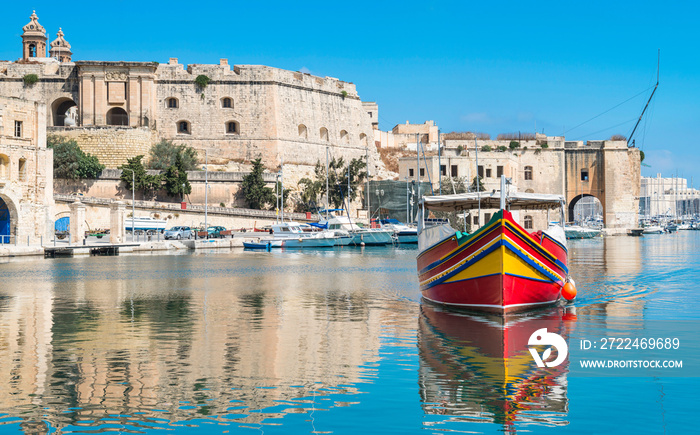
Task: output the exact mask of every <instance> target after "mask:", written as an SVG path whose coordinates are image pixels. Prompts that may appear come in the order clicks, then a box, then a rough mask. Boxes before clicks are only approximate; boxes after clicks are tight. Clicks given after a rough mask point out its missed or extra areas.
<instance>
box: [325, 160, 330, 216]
mask: <svg viewBox="0 0 700 435" xmlns="http://www.w3.org/2000/svg"><path fill="white" fill-rule="evenodd" d="M330 194H331V193H330V191H329V190H328V147H326V220H328V198H329V197H330Z"/></svg>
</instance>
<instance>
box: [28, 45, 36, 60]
mask: <svg viewBox="0 0 700 435" xmlns="http://www.w3.org/2000/svg"><path fill="white" fill-rule="evenodd" d="M29 57H36V45H34V44H29Z"/></svg>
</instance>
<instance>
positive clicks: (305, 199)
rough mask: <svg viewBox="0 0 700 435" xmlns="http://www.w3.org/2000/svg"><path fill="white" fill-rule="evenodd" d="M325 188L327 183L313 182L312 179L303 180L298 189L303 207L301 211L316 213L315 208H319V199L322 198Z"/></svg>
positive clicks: (298, 184) (300, 181)
mask: <svg viewBox="0 0 700 435" xmlns="http://www.w3.org/2000/svg"><path fill="white" fill-rule="evenodd" d="M321 184H323V187H325V182H323V183H322V182H321V181H320V180H318V179H317V180H311V179H310V178H306V177H304V178H302V179H301V180H299V182H298V183H297V188H298V189H299V192H300V197H301V202H302V206H301V209H302V210H300V211H314V210H312V209H313V208H314V207H318V201H319V197H320V196H321V192H322V187H321Z"/></svg>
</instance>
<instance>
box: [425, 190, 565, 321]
mask: <svg viewBox="0 0 700 435" xmlns="http://www.w3.org/2000/svg"><path fill="white" fill-rule="evenodd" d="M501 186H502V188H501V191H504V186H505V178H503V179H502V182H501ZM421 204H422V206H423V208H424V209H429V210H436V211H462V210H467V209H472V208H477V206H478V205H479V204H481V205H483V206H484V207H485V208H494V209H495V208H500V210H499V211H498V212H496V213H494V215H493V216H492V218H491V219H490V220H489V222H487V223H486V225H484V226H483V227H481V228H479V229H478V230H476V231H475V232H474V233H472V234H465V233H462V232H459V231H455V230H454V229H453V228H451V227H450V226H449V225H436V226H432V227H425V226H424V225H423V223H422V217H421V219H419V234H418V250H419V254H418V257H417V265H418V280H419V284H420V290H421V293H422V296H423V298H425V299H426V300H428V301H432V302H436V303H439V304H444V305H450V306H455V307H461V308H468V309H474V310H480V311H491V312H500V313H504V312H511V311H519V310H524V309H528V308H531V307H536V306H542V305H548V304H554V303H556V302H557V301H558V300H559V299H560V297H561V296H562V290H563V291H564V296H565V298H566V299H573V297H575V287H573V283H572V282H570V281H571V280H570V279H569V276H568V268H567V266H566V263H567V248H566V239H565V235H564V230H563V228H562V227H560V226H556V225H554V226H550V227H549V228H548V229H547V230H545V231H537V232H533V233H529V232H527V231H526V230H525V229H523V228H522V227H521V226H520V225H519V224H518V223H517V222H516V221H515V220H514V219H513V216H512V214H511V212H510V211H509V210H519V209H528V210H533V209H542V210H548V209H552V208H558V207H562V209H563V206H564V198H563V197H561V196H559V195H544V194H534V193H520V192H515V193H511V194H509V195H506V194H503V195H501V194H500V193H498V192H494V193H491V194H483V193H463V194H456V195H443V196H427V197H424V198H423V199H422V201H421ZM421 214H422V215H424V210H423V212H422V213H421Z"/></svg>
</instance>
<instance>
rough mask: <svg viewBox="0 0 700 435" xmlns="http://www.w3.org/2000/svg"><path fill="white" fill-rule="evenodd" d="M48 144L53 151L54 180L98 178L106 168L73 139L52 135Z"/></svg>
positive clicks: (48, 139)
mask: <svg viewBox="0 0 700 435" xmlns="http://www.w3.org/2000/svg"><path fill="white" fill-rule="evenodd" d="M46 142H47V146H48V147H49V148H52V149H53V176H54V178H68V179H71V180H78V179H83V178H97V177H98V176H99V175H100V173H101V172H102V170H103V169H104V168H105V166H104V165H103V164H100V161H99V160H98V159H97V157H95V156H93V155H90V154H86V153H84V152H83V150H81V149H80V147H79V146H78V143H77V142H76V141H75V140H73V139H67V138H65V137H61V136H54V135H51V136H49V137H48V138H47V140H46Z"/></svg>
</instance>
